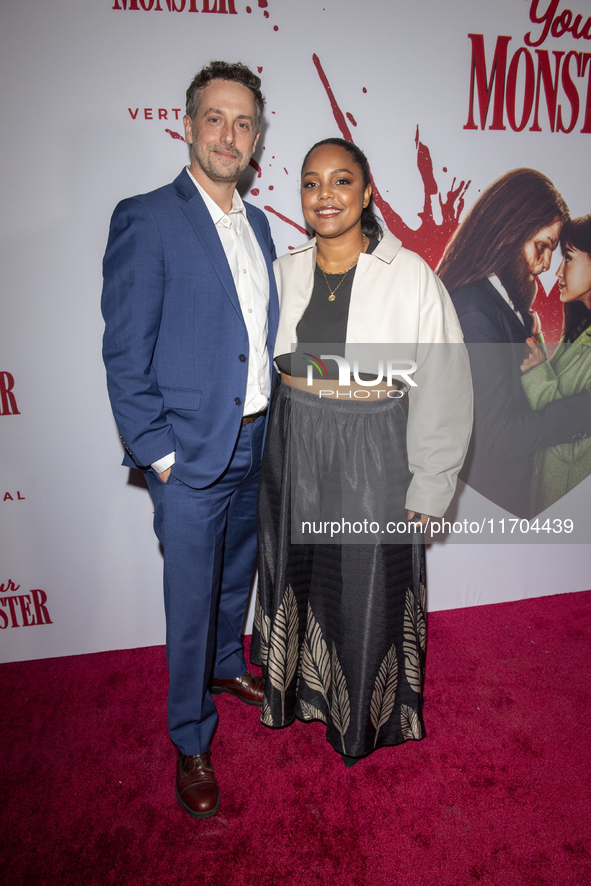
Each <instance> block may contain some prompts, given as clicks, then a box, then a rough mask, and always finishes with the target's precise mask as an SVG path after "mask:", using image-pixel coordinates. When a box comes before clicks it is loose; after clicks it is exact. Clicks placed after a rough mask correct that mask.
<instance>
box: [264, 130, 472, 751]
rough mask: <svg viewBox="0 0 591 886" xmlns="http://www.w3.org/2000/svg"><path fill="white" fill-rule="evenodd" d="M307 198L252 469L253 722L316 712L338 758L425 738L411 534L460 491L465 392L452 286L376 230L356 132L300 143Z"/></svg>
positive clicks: (418, 549)
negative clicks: (256, 697) (257, 667)
mask: <svg viewBox="0 0 591 886" xmlns="http://www.w3.org/2000/svg"><path fill="white" fill-rule="evenodd" d="M302 208H303V212H304V217H305V219H306V221H307V223H308V225H309V226H310V227H311V228H312V229H313V230H314V231H315V234H316V237H315V238H314V239H312V240H310V241H308V242H307V243H306V244H304V245H303V246H301V247H300V248H298V249H295V250H293V251H292V252H291V253H289V254H288V255H285V256H283V257H282V258H280V259H278V260H277V262H276V263H275V274H276V278H277V285H278V291H279V299H280V306H281V314H280V321H279V329H278V335H277V341H276V347H275V363H276V365H277V367H278V369H279V370H280V371H281V381H282V383H281V385H280V386H279V387H278V390H277V392H276V394H275V396H274V399H273V404H272V413H271V416H270V420H269V430H268V435H267V443H266V448H265V455H264V459H263V468H262V472H261V485H260V494H259V587H258V596H257V605H256V612H255V627H254V632H253V647H252V653H251V655H252V656H253V658H254V660H255V661H257V660H258V661H259V662H260V664H261V665H262V668H263V676H264V678H265V698H264V701H263V708H262V712H261V719H262V722H263V723H264V724H265V725H268V726H274V727H280V726H286V725H288V724H289V723H291V722H293V720H294V718H295V717H298V718H299V719H301V720H320V721H322V722H324V723H325V724H326V727H327V731H326V735H327V739H328V741H329V742H330V743H331V744H332V745H333V747H334V748H335V750H337V751H338V752H339V753H340V754H341V755H342V757H343V760H344V762H345V764H346V765H348V766H350V765H353V763H355V762H357V761H358V760H359V759H360V758H362V757H364V756H366V755H367V754H369V753H371V752H372V751H373V750H375V749H376V748H378V747H380V746H383V745H394V744H399V743H400V742H403V741H406V740H408V739H414V740H417V739H421V738H422V737H423V735H424V725H423V719H422V686H423V675H424V663H425V643H426V629H425V570H424V547H423V544H422V538H423V532H424V530H425V527H426V525H427V523H428V520H429V517H441V516H443V514H444V513H445V510H446V508H447V506H448V505H449V503H450V501H451V498H452V496H453V494H454V490H455V485H456V480H457V475H458V472H459V470H460V467H461V465H462V462H463V459H464V457H465V454H466V451H467V447H468V442H469V438H470V431H471V420H472V389H471V382H470V375H469V368H468V366H469V364H468V359H467V355H466V353H465V349H464V345H463V343H462V334H461V330H460V326H459V323H458V320H457V317H456V314H455V311H454V309H453V306H452V304H451V301H450V299H449V296H448V294H447V292H446V290H445V288H444V287H443V285H442V284H441V282H440V281H439V280H438V279H437V277H435V275H434V274H433V272H432V271H431V270H430V269H429V267H428V266H427V265H426V264H425V262H424V261H423V260H422V259H421V258H419V256H417V255H415V254H414V253H412V252H409V251H408V250H406V249H404V248H403V247H402V245H401V243H400V241H399V240H397V238H396V237H394V236H393V235H392V234H391V233H389V232H382V231H381V227H380V225H379V223H378V222H377V219H376V217H375V215H374V213H373V211H372V207H371V184H370V177H369V169H368V164H367V160H366V158H365V156H364V154H363V153H362V152H361V151H360V150H359V149H358V148H357V147H356V146H355V145H352V144H350V143H348V142H344V141H343V140H341V139H327V140H325V141H324V142H320V143H318V144H317V145H315V146H314V147H313V148H312V149H311V150H310V152H309V153H308V155H307V156H306V158H305V160H304V164H303V168H302ZM318 343H319V344H318ZM336 368H338V373H337V371H336ZM397 369H398V370H401V371H400V372H398V373H397ZM333 370H334V371H333ZM337 375H338V378H337ZM331 376H332V377H331ZM409 518H412V520H411V522H412V523H414V524H415V531H408V526H409V523H408V522H407V520H408V519H409Z"/></svg>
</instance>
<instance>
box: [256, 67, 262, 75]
mask: <svg viewBox="0 0 591 886" xmlns="http://www.w3.org/2000/svg"><path fill="white" fill-rule="evenodd" d="M257 71H258V72H259V74H262V73H263V66H262V65H260V66H257Z"/></svg>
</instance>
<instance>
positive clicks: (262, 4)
mask: <svg viewBox="0 0 591 886" xmlns="http://www.w3.org/2000/svg"><path fill="white" fill-rule="evenodd" d="M268 5H269V4H268V3H267V0H259V9H266V8H267V6H268Z"/></svg>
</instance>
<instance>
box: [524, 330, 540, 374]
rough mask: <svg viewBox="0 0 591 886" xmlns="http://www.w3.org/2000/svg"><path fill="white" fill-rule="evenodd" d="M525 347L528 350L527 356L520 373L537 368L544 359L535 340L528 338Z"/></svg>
mask: <svg viewBox="0 0 591 886" xmlns="http://www.w3.org/2000/svg"><path fill="white" fill-rule="evenodd" d="M525 343H526V345H527V347H528V348H529V354H528V355H527V357H526V358H525V360H524V361H523V363H522V364H521V371H522V372H529V371H530V369H533V368H534V366H539V365H540V363H543V362H544V360H545V359H546V355H545V354H544V352H543V350H542V349H541V347H540V346H539V344H538V343H537V341H536V340H535V338H531V337H530V338H528V339H526V341H525Z"/></svg>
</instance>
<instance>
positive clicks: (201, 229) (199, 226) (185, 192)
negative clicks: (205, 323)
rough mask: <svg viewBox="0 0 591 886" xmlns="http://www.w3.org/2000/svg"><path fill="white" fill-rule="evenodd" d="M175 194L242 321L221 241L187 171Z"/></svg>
mask: <svg viewBox="0 0 591 886" xmlns="http://www.w3.org/2000/svg"><path fill="white" fill-rule="evenodd" d="M173 185H174V187H175V188H176V191H177V194H178V195H179V197H180V198H181V201H182V202H181V209H182V211H183V212H184V213H185V215H186V216H187V218H188V219H189V221H190V223H191V226H192V228H193V230H194V232H195V235H196V236H197V239H198V240H199V242H200V243H201V245H202V247H203V250H204V252H205V254H206V255H207V258H208V259H209V261H210V263H211V266H212V267H213V269H214V271H215V273H216V274H217V276H218V278H219V280H220V283H221V284H222V286H223V287H224V289H225V291H226V294H227V296H228V298H229V299H230V301H231V302H232V305H233V306H234V309H235V310H236V312H237V314H238V316H239V317H240V319H241V320H242V319H243V317H242V309H241V307H240V302H239V301H238V293H237V292H236V287H235V285H234V279H233V277H232V272H231V271H230V266H229V264H228V260H227V258H226V253H225V252H224V247H223V246H222V243H221V240H220V238H219V236H218V232H217V231H216V228H215V225H214V223H213V221H212V218H211V215H210V214H209V211H208V209H207V206H206V205H205V203H204V202H203V198H202V197H201V194H200V193H199V191H198V190H197V188H196V187H195V185H194V184H193V182H192V181H191V179H190V178H189V176H188V174H187V170H186V169H183V171H182V172H181V174H180V175H179V176H178V178H176V179H175V181H174V182H173Z"/></svg>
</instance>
